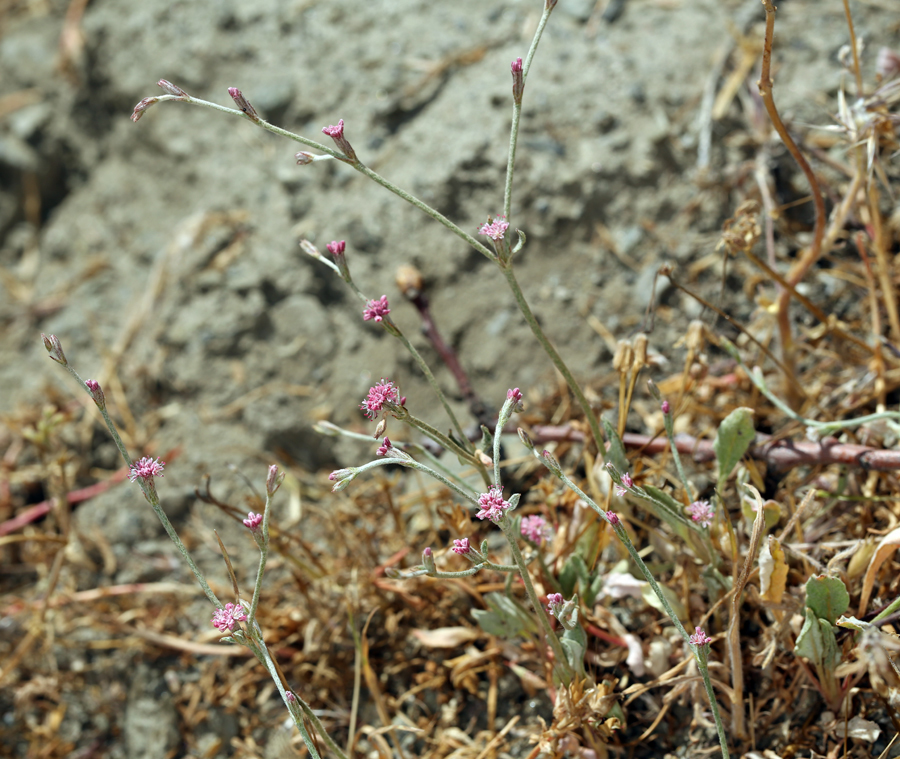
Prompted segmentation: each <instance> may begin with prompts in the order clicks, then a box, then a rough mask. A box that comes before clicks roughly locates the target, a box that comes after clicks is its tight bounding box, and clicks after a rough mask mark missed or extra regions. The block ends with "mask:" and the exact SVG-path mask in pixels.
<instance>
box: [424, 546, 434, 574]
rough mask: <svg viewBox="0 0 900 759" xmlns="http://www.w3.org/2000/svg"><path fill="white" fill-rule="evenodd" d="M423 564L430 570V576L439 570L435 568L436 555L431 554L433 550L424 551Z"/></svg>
mask: <svg viewBox="0 0 900 759" xmlns="http://www.w3.org/2000/svg"><path fill="white" fill-rule="evenodd" d="M422 563H423V564H424V565H425V569H427V570H428V572H429V574H433V573H434V572H436V571H437V568H436V567H435V566H434V555H433V554H432V553H431V548H426V549H425V550H424V551H422Z"/></svg>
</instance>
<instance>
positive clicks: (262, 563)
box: [249, 492, 272, 620]
mask: <svg viewBox="0 0 900 759" xmlns="http://www.w3.org/2000/svg"><path fill="white" fill-rule="evenodd" d="M271 504H272V496H271V495H270V494H269V493H268V492H266V507H265V509H264V510H263V522H262V526H261V530H260V533H259V535H260V536H261V538H260V539H259V541H258V544H257V545H258V546H259V569H258V570H257V571H256V584H255V585H254V586H253V600H252V601H251V602H250V614H249V617H250V619H252V620H255V619H256V609H257V608H258V607H259V596H260V593H261V592H262V584H263V575H264V574H265V571H266V560H267V559H268V557H269V512H270V506H271Z"/></svg>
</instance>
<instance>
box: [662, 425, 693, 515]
mask: <svg viewBox="0 0 900 759" xmlns="http://www.w3.org/2000/svg"><path fill="white" fill-rule="evenodd" d="M663 426H664V427H665V428H666V437H667V438H668V439H669V450H670V451H671V452H672V459H673V461H674V462H675V469H676V470H678V476H679V477H680V478H681V484H682V486H683V487H684V492H685V493H686V494H687V497H688V500H689V501H691V502H693V500H694V495H693V493H692V492H691V486H690V484H689V483H688V478H687V473H686V472H685V471H684V465H683V464H682V463H681V456H680V455H679V454H678V446H676V445H675V423H674V422H673V420H672V412H671V411H670V412H669V413H668V414H666V413H664V414H663Z"/></svg>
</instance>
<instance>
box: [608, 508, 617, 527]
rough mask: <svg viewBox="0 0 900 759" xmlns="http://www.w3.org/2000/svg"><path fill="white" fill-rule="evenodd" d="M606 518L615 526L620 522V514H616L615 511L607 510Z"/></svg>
mask: <svg viewBox="0 0 900 759" xmlns="http://www.w3.org/2000/svg"><path fill="white" fill-rule="evenodd" d="M606 518H607V519H608V520H609V523H610V524H611V525H612V526H613V527H615V526H616V525H617V524H618V523H619V515H618V514H616V512H615V511H607V512H606Z"/></svg>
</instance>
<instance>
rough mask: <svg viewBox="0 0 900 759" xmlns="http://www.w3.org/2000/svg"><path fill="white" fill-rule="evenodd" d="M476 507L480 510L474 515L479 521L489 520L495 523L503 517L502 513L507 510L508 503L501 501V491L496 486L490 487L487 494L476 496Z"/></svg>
mask: <svg viewBox="0 0 900 759" xmlns="http://www.w3.org/2000/svg"><path fill="white" fill-rule="evenodd" d="M478 505H479V506H481V510H480V511H479V512H478V513H476V514H475V516H476V517H478V518H479V519H490V520H491V521H492V522H494V523H496V522H498V521H499V520H500V518H501V517H502V516H503V512H504V511H506V510H507V509H508V508H509V502H508V501H504V500H503V491H501V490H500V488H498V487H497V486H496V485H492V486H491V489H490V490H488V492H487V493H482V494H481V495H480V496H478Z"/></svg>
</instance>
